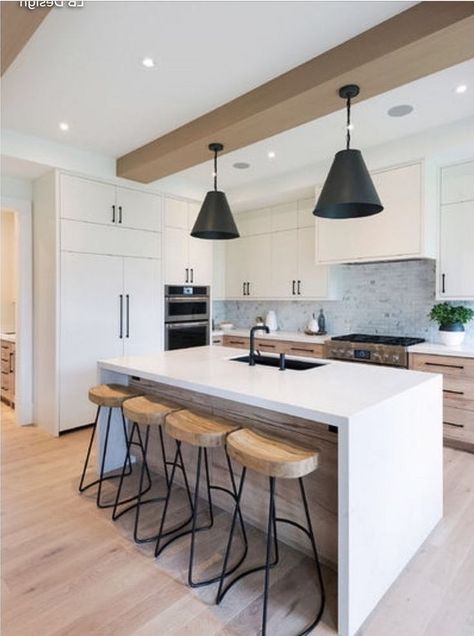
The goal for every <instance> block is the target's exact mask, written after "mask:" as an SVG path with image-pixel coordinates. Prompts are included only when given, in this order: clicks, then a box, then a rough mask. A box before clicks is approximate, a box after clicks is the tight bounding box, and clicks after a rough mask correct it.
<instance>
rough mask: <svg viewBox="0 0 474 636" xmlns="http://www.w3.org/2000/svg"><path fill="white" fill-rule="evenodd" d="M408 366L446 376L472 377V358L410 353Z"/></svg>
mask: <svg viewBox="0 0 474 636" xmlns="http://www.w3.org/2000/svg"><path fill="white" fill-rule="evenodd" d="M410 368H411V369H416V370H417V371H427V372H430V373H442V374H443V375H444V376H445V377H446V378H447V377H454V378H474V358H462V357H457V356H432V355H425V354H421V353H416V354H413V353H411V354H410Z"/></svg>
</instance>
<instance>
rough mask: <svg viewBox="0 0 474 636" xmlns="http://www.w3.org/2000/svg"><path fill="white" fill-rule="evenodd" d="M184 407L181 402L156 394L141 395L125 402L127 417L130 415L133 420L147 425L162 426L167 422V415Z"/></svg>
mask: <svg viewBox="0 0 474 636" xmlns="http://www.w3.org/2000/svg"><path fill="white" fill-rule="evenodd" d="M182 408H183V407H182V406H179V404H174V403H173V402H168V401H167V400H163V399H162V398H158V397H155V396H154V395H140V396H139V397H134V398H130V399H129V400H126V401H125V402H124V403H123V412H124V414H125V417H128V419H129V420H130V421H131V422H136V423H137V424H144V425H145V426H152V425H157V426H161V425H162V424H164V423H165V418H166V416H167V415H169V414H170V413H173V411H179V410H180V409H182Z"/></svg>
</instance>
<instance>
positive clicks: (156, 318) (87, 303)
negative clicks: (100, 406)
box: [59, 252, 163, 431]
mask: <svg viewBox="0 0 474 636" xmlns="http://www.w3.org/2000/svg"><path fill="white" fill-rule="evenodd" d="M160 274H161V273H160V261H158V260H153V259H144V258H128V257H120V256H104V255H98V254H79V253H73V252H62V253H61V286H60V346H59V351H60V361H59V377H60V384H59V430H60V431H65V430H69V429H71V428H77V427H78V426H83V425H84V424H88V423H89V422H91V421H93V419H94V414H95V407H94V405H93V404H91V403H90V402H89V401H88V399H87V392H88V390H89V387H91V386H93V385H94V384H95V383H96V374H97V370H96V363H97V360H100V359H104V358H115V357H118V356H123V355H141V354H145V353H154V352H158V351H160V350H161V348H162V346H161V343H162V334H163V325H162V321H161V278H160Z"/></svg>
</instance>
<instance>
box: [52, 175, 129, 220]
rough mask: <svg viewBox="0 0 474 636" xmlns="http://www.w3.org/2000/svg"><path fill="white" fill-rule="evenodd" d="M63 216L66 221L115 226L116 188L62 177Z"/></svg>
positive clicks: (76, 178)
mask: <svg viewBox="0 0 474 636" xmlns="http://www.w3.org/2000/svg"><path fill="white" fill-rule="evenodd" d="M60 197H61V216H62V217H63V218H65V219H75V220H77V221H88V222H89V223H102V224H106V225H113V224H114V223H116V222H117V220H118V210H117V205H116V200H115V187H114V186H112V185H109V184H107V183H100V182H99V181H89V180H88V179H81V178H78V177H71V176H69V175H61V182H60Z"/></svg>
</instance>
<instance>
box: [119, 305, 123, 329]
mask: <svg viewBox="0 0 474 636" xmlns="http://www.w3.org/2000/svg"><path fill="white" fill-rule="evenodd" d="M119 302H120V310H119V311H120V328H119V338H120V339H122V338H123V294H120V295H119Z"/></svg>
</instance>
